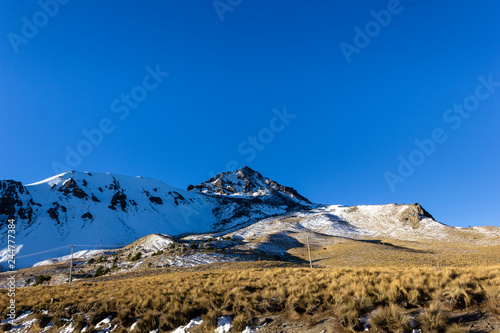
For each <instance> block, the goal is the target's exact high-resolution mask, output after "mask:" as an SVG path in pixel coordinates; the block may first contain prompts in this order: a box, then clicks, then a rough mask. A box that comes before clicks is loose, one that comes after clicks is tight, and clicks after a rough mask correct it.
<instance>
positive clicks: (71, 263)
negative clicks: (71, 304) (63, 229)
mask: <svg viewBox="0 0 500 333" xmlns="http://www.w3.org/2000/svg"><path fill="white" fill-rule="evenodd" d="M70 246H71V259H70V261H69V285H70V286H71V272H72V271H73V248H74V247H75V246H74V245H70Z"/></svg>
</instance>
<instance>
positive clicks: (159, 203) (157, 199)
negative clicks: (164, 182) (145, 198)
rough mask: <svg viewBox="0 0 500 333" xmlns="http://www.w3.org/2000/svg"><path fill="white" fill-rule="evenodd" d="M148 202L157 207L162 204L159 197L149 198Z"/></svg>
mask: <svg viewBox="0 0 500 333" xmlns="http://www.w3.org/2000/svg"><path fill="white" fill-rule="evenodd" d="M149 201H151V202H152V203H155V204H157V205H162V204H163V200H161V198H160V197H153V196H151V197H149Z"/></svg>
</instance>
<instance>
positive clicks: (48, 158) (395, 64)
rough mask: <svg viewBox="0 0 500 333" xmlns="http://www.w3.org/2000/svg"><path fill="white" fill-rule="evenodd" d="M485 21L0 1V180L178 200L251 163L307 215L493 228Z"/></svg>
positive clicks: (414, 14) (316, 9)
mask: <svg viewBox="0 0 500 333" xmlns="http://www.w3.org/2000/svg"><path fill="white" fill-rule="evenodd" d="M44 8H45V11H44ZM49 14H50V15H49ZM499 14H500V3H498V1H493V0H490V1H483V2H481V6H480V7H478V5H477V2H472V1H461V2H456V1H440V2H439V3H436V2H431V1H423V0H414V1H410V0H401V1H400V2H398V1H395V0H391V1H342V2H341V1H314V2H311V1H309V2H308V1H290V0H288V1H284V0H282V1H273V2H272V3H270V2H269V1H261V0H254V1H248V0H243V1H240V0H220V1H217V2H212V1H193V0H172V1H162V2H159V1H141V2H139V1H106V2H103V1H85V2H78V1H67V0H65V1H63V0H60V2H55V0H42V1H41V2H38V3H37V2H36V1H22V2H21V1H14V0H7V1H2V2H0V22H1V25H0V35H1V36H3V37H2V39H1V42H0V74H1V75H0V112H1V113H0V115H1V118H0V151H1V152H2V154H1V155H2V160H1V163H0V179H16V180H20V181H22V182H23V183H25V184H27V183H30V182H34V181H38V180H41V179H45V178H47V177H49V176H51V175H53V174H55V173H56V171H57V170H59V169H67V170H73V169H75V170H79V171H94V172H113V173H118V174H124V175H142V176H145V177H151V178H156V179H160V180H163V181H165V182H167V183H169V184H171V185H174V186H178V187H181V188H186V187H187V185H189V184H191V183H199V182H202V181H204V180H206V179H207V178H209V177H210V174H213V173H219V172H221V171H225V170H226V169H227V168H228V166H229V167H231V168H234V167H235V166H237V167H242V166H244V165H249V166H250V167H252V168H254V169H256V170H258V171H260V172H261V173H262V174H264V175H265V176H267V177H269V178H272V179H274V180H276V181H278V182H280V183H282V184H285V185H289V186H293V187H295V188H296V189H297V190H298V191H299V192H300V193H301V194H303V195H304V196H306V197H308V198H309V199H310V200H312V201H315V202H319V203H331V204H346V205H354V204H384V203H392V202H397V203H413V202H419V203H420V204H422V205H423V206H424V208H426V209H427V210H428V211H429V212H431V213H432V214H433V215H434V217H435V218H436V219H437V220H439V221H442V222H444V223H447V224H451V225H457V226H469V225H497V226H500V221H499V219H498V214H497V212H496V205H497V203H498V201H499V199H500V195H499V190H498V188H499V187H500V177H499V173H498V164H499V162H500V158H499V156H500V154H499V153H500V138H499V135H498V128H499V125H500V115H499V113H498V106H499V105H500V86H498V83H497V82H500V43H499V41H500V29H498V17H499ZM221 18H222V19H221ZM376 18H377V19H378V21H377V20H376ZM359 31H361V33H359ZM341 46H343V47H341ZM346 50H347V51H346ZM353 50H355V51H353ZM155 72H156V74H154V73H155ZM151 73H153V74H151ZM166 73H168V75H167V74H166ZM127 96H128V97H127ZM464 103H465V104H466V105H465V106H464V107H467V109H464V107H462V110H461V111H460V105H464ZM454 105H457V108H455V107H454ZM448 110H450V111H448ZM467 110H470V111H467ZM82 131H87V132H86V133H87V134H88V133H93V135H94V136H92V140H93V143H92V142H91V140H89V139H88V138H87V137H86V136H85V134H84V133H83V132H82ZM415 140H418V141H419V142H421V143H422V144H421V145H420V146H418V145H417V143H416V142H415ZM68 149H69V150H70V151H74V152H76V154H79V155H78V156H79V157H77V158H75V156H72V158H73V159H71V158H70V159H69V162H70V163H68V162H67V161H66V159H67V155H68ZM79 152H80V153H81V154H80V153H79ZM83 155H85V156H83ZM402 160H403V161H405V162H401V161H402ZM398 169H399V170H398Z"/></svg>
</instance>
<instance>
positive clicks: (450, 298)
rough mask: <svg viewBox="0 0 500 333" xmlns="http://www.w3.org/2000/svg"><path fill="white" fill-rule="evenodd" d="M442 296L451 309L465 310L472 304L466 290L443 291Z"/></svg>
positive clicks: (458, 288)
mask: <svg viewBox="0 0 500 333" xmlns="http://www.w3.org/2000/svg"><path fill="white" fill-rule="evenodd" d="M442 295H443V297H444V299H445V300H446V302H447V303H448V304H449V305H450V307H451V308H452V309H466V308H468V307H469V306H471V304H472V300H471V297H470V296H469V294H468V293H467V290H465V289H462V288H460V287H455V288H452V289H448V290H445V291H443V293H442Z"/></svg>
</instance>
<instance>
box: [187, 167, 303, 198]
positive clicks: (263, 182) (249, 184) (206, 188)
mask: <svg viewBox="0 0 500 333" xmlns="http://www.w3.org/2000/svg"><path fill="white" fill-rule="evenodd" d="M234 176H236V179H237V180H236V181H235V180H234V179H235V177H234ZM187 190H188V191H196V192H200V193H207V194H217V195H232V194H238V193H241V194H243V195H248V196H252V195H253V194H254V193H258V192H259V191H264V192H267V193H270V194H271V195H275V194H278V195H279V194H283V195H287V196H290V197H293V198H295V199H297V200H300V201H302V202H304V203H305V204H311V202H310V201H309V200H308V199H307V198H305V197H304V196H302V195H300V194H299V193H298V192H297V191H296V190H295V189H294V188H293V187H288V186H283V185H280V184H279V183H278V182H276V181H274V180H270V179H268V178H266V177H264V176H262V175H261V174H260V173H259V172H257V171H255V170H253V169H252V168H250V167H248V166H245V167H243V168H241V169H240V170H236V171H234V172H222V173H220V174H218V175H217V176H216V177H212V178H210V179H209V180H207V181H206V182H204V183H201V184H198V185H189V186H188V189H187Z"/></svg>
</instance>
